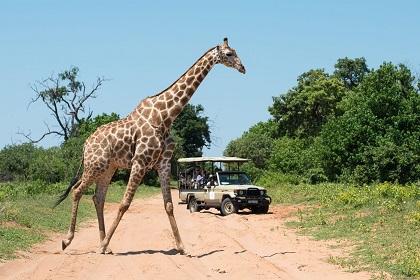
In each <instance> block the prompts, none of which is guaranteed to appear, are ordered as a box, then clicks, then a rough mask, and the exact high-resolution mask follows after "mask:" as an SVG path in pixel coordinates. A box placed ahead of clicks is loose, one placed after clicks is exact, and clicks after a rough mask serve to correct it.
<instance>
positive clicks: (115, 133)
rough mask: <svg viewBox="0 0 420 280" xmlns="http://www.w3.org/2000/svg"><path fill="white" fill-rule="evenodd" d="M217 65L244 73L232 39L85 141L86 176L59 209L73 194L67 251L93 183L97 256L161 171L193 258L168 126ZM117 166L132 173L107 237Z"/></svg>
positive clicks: (167, 207) (105, 249)
mask: <svg viewBox="0 0 420 280" xmlns="http://www.w3.org/2000/svg"><path fill="white" fill-rule="evenodd" d="M216 64H224V65H225V66H227V67H231V68H235V69H237V70H238V71H239V72H240V73H243V74H245V67H244V66H243V65H242V63H241V60H240V59H239V58H238V56H237V54H236V52H235V50H234V49H232V48H230V47H229V45H228V39H227V38H225V39H224V41H223V43H222V44H220V45H217V46H216V47H214V48H211V49H210V50H209V51H207V52H206V53H205V54H204V55H203V56H202V57H201V58H200V59H198V60H197V62H196V63H194V65H192V66H191V67H190V68H189V69H188V70H187V71H186V72H185V73H184V74H183V75H182V76H181V77H180V78H179V79H178V80H176V81H175V82H174V83H173V84H172V85H170V86H169V87H168V88H167V89H165V90H163V91H162V92H160V93H158V94H156V95H154V96H150V97H146V98H145V99H143V100H142V101H141V102H140V103H139V104H138V106H137V107H136V108H135V109H134V110H133V111H132V112H131V113H130V114H129V115H128V116H127V117H125V118H123V119H121V120H118V121H115V122H112V123H109V124H106V125H103V126H101V127H99V128H98V129H97V130H96V131H95V132H94V133H93V134H92V135H91V136H89V138H88V139H87V140H86V142H85V144H84V147H83V158H82V163H83V164H84V171H83V173H82V176H81V177H80V179H79V178H77V176H76V178H74V179H73V180H72V182H71V183H70V186H69V187H68V188H67V190H66V191H65V192H64V194H63V195H62V196H61V197H60V198H59V199H58V201H57V203H56V204H55V206H57V205H58V204H60V203H61V202H62V201H63V200H64V199H65V198H66V197H67V196H68V194H69V193H70V191H72V214H71V219H70V226H69V231H68V234H67V236H66V238H64V239H63V240H62V249H63V250H65V249H66V247H67V246H69V245H70V243H71V242H72V240H73V238H74V232H75V226H76V216H77V209H78V205H79V201H80V198H81V197H82V195H83V193H84V192H85V191H86V190H87V189H88V188H89V187H90V186H91V185H92V184H93V183H96V188H95V191H94V195H93V202H94V204H95V208H96V213H97V218H98V224H99V239H100V247H99V251H98V253H100V254H107V253H112V251H111V249H110V248H108V245H109V243H110V240H111V238H112V235H113V234H114V232H115V230H116V228H117V226H118V224H119V222H120V221H121V218H122V217H123V215H124V213H125V212H126V211H127V209H128V208H129V206H130V203H131V202H132V200H133V196H134V194H135V192H136V190H137V188H138V186H139V184H140V183H141V180H142V179H143V176H144V175H145V174H146V172H148V171H150V170H151V169H152V168H154V169H155V170H156V171H157V172H158V176H159V179H160V185H161V190H162V196H163V201H164V208H165V211H166V213H167V216H168V218H169V222H170V224H171V227H172V231H173V235H174V238H175V242H176V246H177V249H178V252H179V253H180V254H183V255H189V253H188V251H187V250H186V249H185V247H184V244H183V243H182V240H181V236H180V234H179V230H178V226H177V224H176V220H175V217H174V211H173V203H172V196H171V191H170V171H171V162H170V161H171V157H172V153H173V151H174V148H175V143H174V141H173V139H172V138H171V136H170V132H169V129H170V126H171V124H172V123H173V121H174V120H175V119H176V117H177V116H178V115H179V114H180V113H181V111H182V110H183V109H184V107H185V106H186V105H187V103H188V102H189V100H190V99H191V97H192V96H193V94H194V92H195V91H196V90H197V88H198V86H199V85H200V83H201V82H202V81H203V80H204V78H205V77H206V76H207V74H208V73H209V71H210V70H211V69H212V68H213V66H214V65H216ZM117 168H127V169H131V173H130V177H129V181H128V184H127V187H126V190H125V193H124V196H123V199H122V201H121V204H120V206H119V209H118V214H117V217H116V218H115V220H114V222H113V224H112V225H111V227H110V229H109V231H108V233H106V232H105V223H104V213H103V209H104V203H105V197H106V193H107V190H108V187H109V184H110V181H111V178H112V176H113V174H114V173H115V171H116V170H117Z"/></svg>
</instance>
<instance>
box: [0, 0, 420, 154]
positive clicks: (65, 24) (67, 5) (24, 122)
mask: <svg viewBox="0 0 420 280" xmlns="http://www.w3.org/2000/svg"><path fill="white" fill-rule="evenodd" d="M418 11H420V1H415V0H412V1H408V0H400V1H375V0H372V1H366V0H364V1H359V0H354V1H322V0H319V1H299V0H298V1H281V0H276V1H262V0H261V1H227V0H224V1H218V0H214V1H156V0H155V1H106V0H102V1H87V0H84V1H79V0H72V1H57V0H55V1H44V0H39V1H29V0H28V1H20V0H3V1H1V3H0V40H1V44H0V96H1V105H2V106H1V110H0V122H1V127H0V128H1V134H0V149H1V148H3V147H4V146H6V145H10V144H13V143H19V141H23V140H24V139H23V138H22V137H21V136H19V135H18V134H17V132H18V131H19V130H20V131H25V132H28V131H31V133H32V136H33V137H34V138H36V137H38V136H41V135H42V134H43V133H44V132H45V131H46V127H45V125H44V122H46V123H49V124H50V126H53V125H55V122H54V119H53V118H52V117H51V116H50V113H49V111H47V109H46V107H44V105H43V104H41V103H35V104H32V105H31V106H29V108H28V104H29V102H30V100H31V98H33V97H34V92H33V91H32V90H31V89H30V87H29V84H33V83H34V82H35V81H37V80H42V79H43V78H47V77H49V76H51V75H52V74H54V75H57V74H58V73H60V72H62V71H64V70H67V69H69V68H70V67H71V66H72V65H73V66H77V67H79V69H80V73H79V74H80V80H81V81H84V82H85V84H86V85H87V86H88V88H89V87H90V86H91V85H93V84H94V82H95V81H96V78H97V77H98V76H100V77H105V78H107V79H110V81H108V82H106V83H104V84H103V86H102V88H101V89H100V91H99V95H98V97H97V98H96V99H93V100H91V102H89V103H88V105H89V107H90V109H91V110H93V112H94V115H98V114H102V113H108V114H110V113H111V112H115V113H117V114H119V115H120V117H125V116H126V115H127V114H129V113H130V112H131V111H132V110H133V108H134V107H135V106H137V104H138V103H139V102H140V101H141V100H142V99H143V98H145V97H147V96H150V95H154V94H156V93H159V92H160V91H162V90H163V89H165V88H166V87H167V86H169V85H170V84H172V82H173V81H175V80H176V79H177V78H178V77H179V76H180V75H182V74H183V73H184V72H185V71H186V70H187V69H188V68H189V67H190V66H191V65H192V64H193V63H195V61H196V60H197V59H198V58H199V57H200V56H201V55H202V54H204V52H206V51H207V50H208V49H210V48H211V47H214V46H216V45H217V44H220V43H222V41H223V38H224V37H228V38H229V45H230V46H231V47H233V48H235V49H236V51H237V53H238V55H239V57H240V58H241V60H242V62H243V64H244V66H245V67H246V70H247V73H246V74H245V75H242V74H240V73H239V72H237V71H236V70H234V69H229V68H226V67H224V66H221V65H216V66H215V67H214V68H213V70H212V71H211V72H210V74H209V75H208V76H207V77H206V79H205V80H204V82H203V83H202V84H201V86H200V87H199V89H198V90H197V92H196V93H195V95H194V96H193V98H192V99H191V101H190V103H191V104H193V105H197V104H202V105H203V106H204V109H205V112H204V115H205V116H207V117H209V119H210V121H211V126H212V128H211V135H212V138H213V144H212V146H211V148H210V149H204V155H206V156H219V155H221V154H222V152H223V150H224V149H225V147H226V145H227V144H228V143H229V142H230V141H231V140H233V139H236V138H238V137H240V136H241V135H242V134H243V132H245V131H247V130H248V129H249V128H250V127H251V126H252V125H254V124H256V123H258V122H260V121H266V120H268V119H269V118H270V114H269V113H268V107H269V106H271V105H272V103H273V101H272V97H273V96H279V95H280V94H283V93H286V92H287V91H288V90H289V89H291V88H292V87H293V86H295V85H296V78H297V77H298V76H299V75H301V74H302V73H304V72H306V71H308V70H310V69H316V68H325V69H326V71H327V72H329V73H332V72H333V70H334V64H335V63H336V62H337V59H339V58H344V57H349V58H356V57H365V58H366V60H367V64H368V66H369V68H374V69H377V68H378V67H379V65H381V64H382V63H383V62H384V61H386V62H388V61H390V62H393V63H400V62H401V63H404V64H406V65H408V66H409V67H410V68H411V69H412V70H413V72H414V73H420V71H419V70H420V51H419V46H420V36H419V30H420V17H419V16H418ZM61 141H62V139H60V138H57V137H49V138H48V139H46V140H43V141H42V142H41V143H40V145H43V146H45V147H49V146H52V145H58V144H59V143H60V142H61Z"/></svg>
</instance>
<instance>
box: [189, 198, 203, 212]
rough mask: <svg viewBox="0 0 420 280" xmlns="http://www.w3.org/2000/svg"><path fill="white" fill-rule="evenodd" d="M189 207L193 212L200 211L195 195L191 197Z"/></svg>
mask: <svg viewBox="0 0 420 280" xmlns="http://www.w3.org/2000/svg"><path fill="white" fill-rule="evenodd" d="M188 208H190V212H191V213H194V212H199V211H200V210H199V208H198V204H197V200H196V199H195V197H192V198H190V201H189V202H188Z"/></svg>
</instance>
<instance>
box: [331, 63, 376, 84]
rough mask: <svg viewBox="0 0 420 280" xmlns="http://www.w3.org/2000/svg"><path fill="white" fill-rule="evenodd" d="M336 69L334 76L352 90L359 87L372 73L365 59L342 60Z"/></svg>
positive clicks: (336, 65)
mask: <svg viewBox="0 0 420 280" xmlns="http://www.w3.org/2000/svg"><path fill="white" fill-rule="evenodd" d="M334 67H335V71H334V76H335V77H337V78H338V79H339V80H340V81H341V82H343V83H344V85H345V86H346V88H348V89H350V90H352V89H354V88H355V87H357V86H358V85H359V84H360V83H361V82H362V80H363V77H365V76H367V75H368V74H369V72H370V71H369V69H368V67H367V64H366V59H365V58H364V57H361V58H355V59H349V58H347V57H345V58H340V59H338V60H337V63H336V64H335V65H334Z"/></svg>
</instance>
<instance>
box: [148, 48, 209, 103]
mask: <svg viewBox="0 0 420 280" xmlns="http://www.w3.org/2000/svg"><path fill="white" fill-rule="evenodd" d="M215 48H217V47H213V48H211V49H209V50H208V51H206V52H205V53H204V54H203V55H202V56H201V57H200V58H199V59H197V61H199V60H200V59H202V58H203V57H204V56H205V55H207V54H208V53H209V52H211V51H212V50H214V49H215ZM197 61H196V62H194V64H193V65H191V67H190V68H188V70H187V71H185V72H184V74H182V75H181V76H179V78H178V79H176V80H175V81H174V82H173V83H172V84H171V85H170V86H168V87H167V88H165V89H164V90H162V91H161V92H159V93H157V94H155V95H152V96H149V98H151V97H156V96H159V95H161V94H162V93H164V92H165V91H167V90H168V89H170V88H171V87H172V86H173V85H174V84H176V83H177V82H178V81H179V79H180V78H181V77H182V76H184V75H185V74H187V73H188V71H190V70H191V68H193V67H194V65H195V64H196V63H197Z"/></svg>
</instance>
